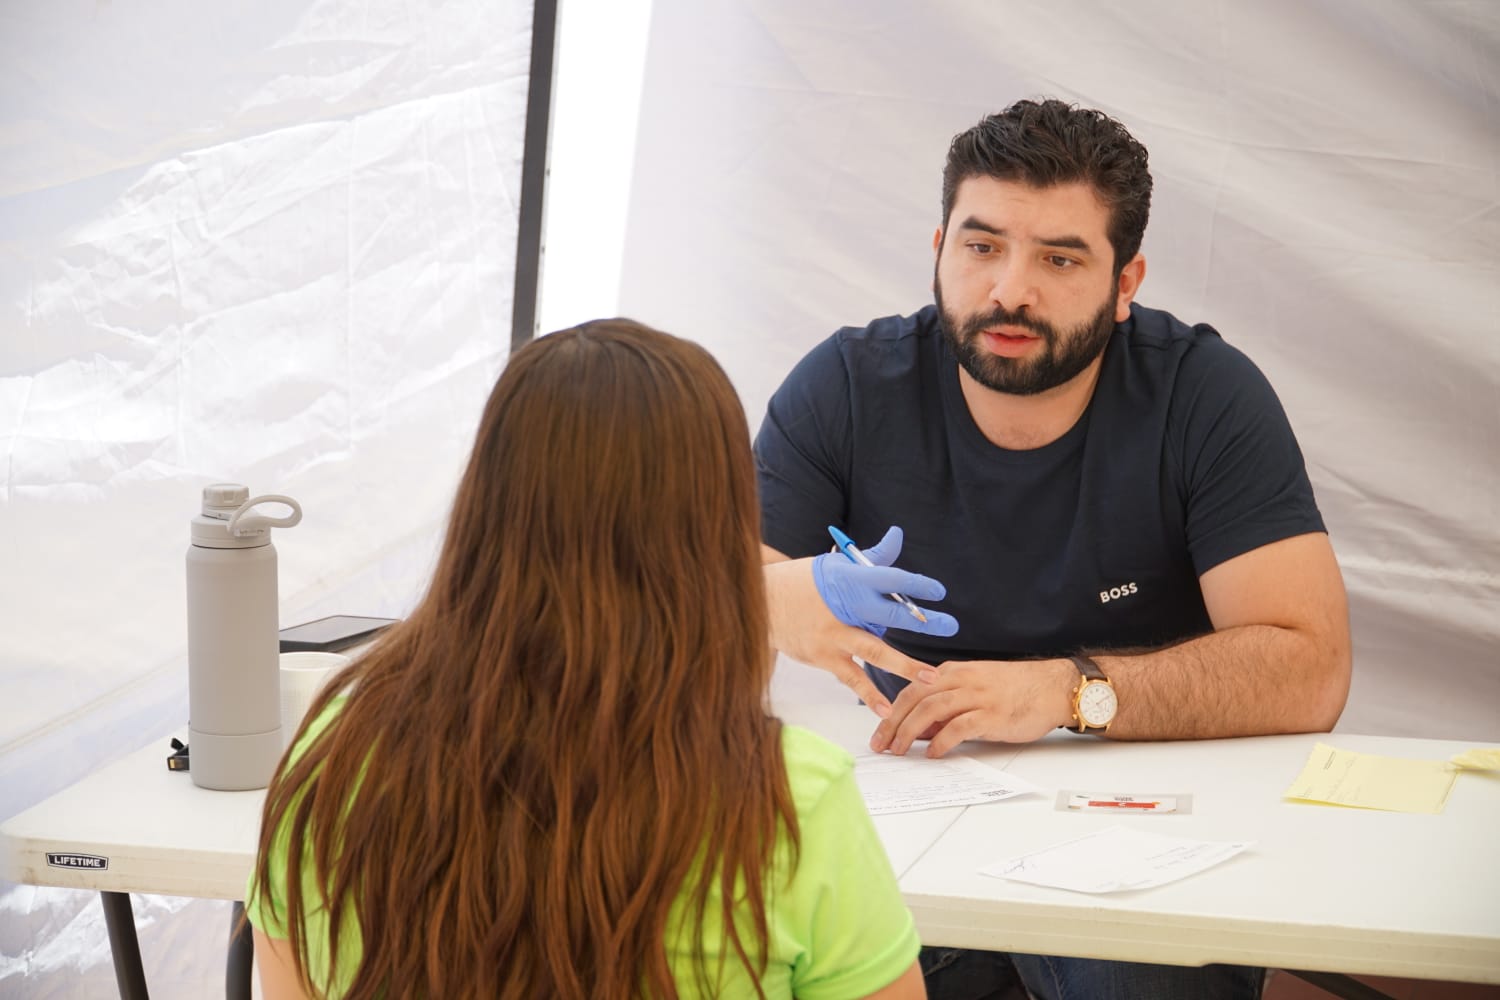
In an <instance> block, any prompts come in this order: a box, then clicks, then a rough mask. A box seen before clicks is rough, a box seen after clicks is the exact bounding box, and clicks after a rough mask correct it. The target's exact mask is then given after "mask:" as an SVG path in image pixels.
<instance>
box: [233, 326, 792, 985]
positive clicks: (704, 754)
mask: <svg viewBox="0 0 1500 1000" xmlns="http://www.w3.org/2000/svg"><path fill="white" fill-rule="evenodd" d="M749 441H750V436H749V431H748V428H747V426H746V423H745V417H744V411H743V410H742V408H741V406H740V403H739V400H738V398H737V397H736V396H735V393H734V389H733V388H732V387H731V385H730V383H729V380H728V379H727V378H726V377H725V375H724V372H723V370H722V369H720V367H719V366H718V365H717V364H716V363H715V362H714V360H713V359H712V358H711V357H710V356H709V354H708V353H707V352H706V351H704V350H703V349H702V348H701V347H698V346H697V345H695V344H692V343H690V342H688V341H685V340H680V339H677V338H675V337H671V336H668V335H667V334H664V333H660V332H657V331H655V330H651V329H649V328H647V327H644V326H642V325H640V324H638V323H634V322H631V321H628V320H601V321H597V322H593V323H585V324H583V325H582V326H578V327H575V328H573V329H570V330H565V331H563V332H560V333H555V334H551V335H549V336H546V337H542V338H540V339H539V340H536V341H534V342H532V343H530V344H527V345H526V346H525V347H523V348H521V349H520V350H518V351H517V352H516V353H515V354H514V355H513V356H512V357H511V359H510V362H509V364H508V365H507V366H506V369H505V371H504V372H503V373H502V375H501V377H500V379H499V381H498V383H497V384H496V386H495V389H494V391H493V393H492V394H491V396H490V398H489V402H488V404H487V405H486V407H485V410H484V416H483V420H482V422H481V424H480V427H479V432H478V437H477V440H476V442H475V445H474V451H473V455H472V456H471V458H470V460H469V464H468V468H467V471H466V472H465V473H464V476H463V479H462V482H461V484H460V486H459V489H458V494H457V497H456V499H455V501H454V505H453V511H452V516H451V518H450V521H449V525H448V530H447V536H446V539H445V541H444V544H443V547H442V551H441V555H440V556H439V559H438V564H437V567H436V570H435V574H434V578H433V580H432V583H431V585H430V587H429V589H428V592H427V593H426V595H425V596H424V597H423V599H422V601H421V603H420V604H419V606H418V607H417V608H416V610H415V611H414V612H413V613H412V614H411V615H410V617H408V618H407V619H406V620H405V621H404V622H402V623H401V624H399V625H397V626H395V627H393V628H392V629H391V630H390V631H389V632H388V633H387V636H386V637H385V638H384V639H382V640H381V641H380V643H379V644H378V645H376V646H375V647H374V648H373V649H371V651H370V652H369V653H368V654H366V655H365V656H363V657H362V658H361V659H359V660H358V661H356V662H355V663H354V664H352V665H351V666H350V667H349V668H348V669H347V670H346V671H345V673H344V674H343V675H342V676H341V677H340V678H338V679H337V680H336V682H335V683H334V684H331V685H329V687H328V689H327V690H326V691H325V692H324V694H323V695H322V696H321V697H320V698H319V699H318V701H317V702H316V703H315V704H314V705H313V707H312V710H311V711H310V712H309V713H308V718H313V717H314V716H316V715H317V713H318V712H320V711H321V710H322V709H323V708H324V707H325V706H326V705H327V704H328V702H329V701H330V700H331V699H332V698H333V697H334V696H335V694H336V693H337V689H338V688H340V687H344V686H347V685H348V684H350V683H353V684H354V687H353V689H352V691H351V692H349V694H348V698H347V702H346V704H345V705H344V707H343V709H342V711H341V712H340V714H339V715H338V717H337V718H336V720H335V721H334V723H333V724H332V725H330V726H329V727H328V728H327V729H325V730H324V731H323V732H322V733H321V734H320V735H319V736H318V737H317V738H316V739H314V740H313V741H311V742H310V745H309V746H308V747H307V748H306V751H305V752H304V753H303V754H302V755H301V756H300V757H298V758H297V759H296V760H295V761H294V762H292V763H290V764H288V763H287V761H283V766H282V768H281V770H280V771H279V773H278V775H277V777H276V779H275V780H274V781H273V782H272V784H271V788H270V791H269V793H268V795H267V798H266V807H265V813H264V816H263V818H262V828H261V841H260V857H261V859H262V860H261V862H260V863H259V865H258V869H257V875H256V877H257V878H258V879H259V887H260V891H261V893H262V894H264V895H266V896H267V897H268V898H269V893H270V872H269V871H268V870H267V868H266V865H265V862H264V859H265V858H266V856H267V854H268V852H269V850H270V848H271V845H272V838H273V836H275V834H276V831H277V828H278V827H279V826H282V825H283V824H284V825H285V827H286V830H285V831H284V835H286V834H289V841H288V848H287V851H288V860H289V871H288V872H287V883H288V888H287V899H286V904H287V908H288V911H289V912H288V914H287V915H286V917H285V919H286V925H287V927H288V930H289V935H288V936H289V938H290V940H291V942H292V944H293V951H294V953H295V955H296V956H297V957H296V962H297V966H298V968H299V970H300V971H301V973H302V977H303V980H304V985H307V986H310V987H314V988H317V989H324V988H326V985H327V984H323V983H310V982H309V977H308V971H307V970H308V967H309V957H308V956H309V944H310V942H309V940H308V937H307V930H308V929H307V924H306V921H305V919H304V917H303V913H304V911H305V910H307V909H310V908H312V907H316V906H326V907H327V908H328V910H329V911H330V928H331V934H332V940H331V941H330V942H329V946H330V947H331V948H332V949H334V951H335V953H334V956H333V959H332V961H331V962H330V970H333V969H336V968H337V949H338V948H340V947H344V948H347V947H349V944H348V940H349V937H350V936H351V935H352V937H353V940H355V941H357V942H358V943H359V944H360V945H362V948H363V959H362V961H361V963H360V966H359V970H358V973H357V974H356V976H355V978H354V980H353V982H352V985H351V986H350V988H349V990H348V992H347V994H346V995H347V996H350V997H376V996H384V997H405V996H432V997H437V996H494V997H524V998H527V1000H530V998H534V997H544V996H545V997H580V998H581V997H588V998H611V997H634V996H640V995H649V996H666V997H673V996H675V995H676V989H675V987H674V983H673V974H672V969H671V967H670V966H669V963H668V950H667V943H666V942H665V940H664V938H665V935H666V933H667V917H668V912H669V910H670V908H671V906H672V904H673V901H674V899H676V898H677V896H678V895H679V893H685V894H686V899H687V901H688V907H689V909H688V911H687V912H688V913H689V914H690V915H691V916H690V917H689V919H693V920H694V923H693V926H694V927H699V926H701V918H702V917H703V915H704V913H705V912H706V908H707V905H708V904H707V901H708V898H709V894H710V892H711V889H712V887H713V885H714V883H715V881H717V883H718V886H719V889H720V891H721V893H722V912H721V916H722V919H723V924H724V926H725V928H726V929H727V933H728V935H729V940H728V942H727V947H726V948H725V951H726V952H729V953H730V954H732V955H734V956H736V957H737V958H738V960H739V961H741V962H744V963H745V965H746V966H747V968H749V969H750V970H751V971H752V974H755V973H760V972H763V971H764V969H765V961H766V960H765V956H766V955H767V952H768V935H769V932H768V926H767V918H766V898H767V892H768V891H774V889H775V888H776V887H775V886H767V885H764V884H763V883H764V880H765V879H766V878H767V877H768V875H769V874H770V872H771V870H772V860H771V859H772V849H773V846H774V844H775V841H776V839H777V836H778V831H779V830H780V831H785V833H786V834H788V835H789V836H790V837H791V841H792V843H793V844H794V845H795V843H796V839H797V827H796V818H795V813H794V811H793V806H792V802H791V793H790V789H789V786H788V784H787V776H786V771H785V767H784V764H783V761H782V757H781V751H780V729H779V724H778V723H777V722H776V721H775V719H774V718H771V717H770V716H769V714H768V711H767V708H766V702H765V697H766V687H767V683H768V681H769V678H770V668H771V650H770V647H769V641H768V637H767V620H766V614H767V612H766V603H765V592H764V585H763V579H762V575H761V566H760V554H759V515H758V510H757V503H756V495H755V482H754V469H753V465H752V459H751V454H750V444H749ZM289 759H290V758H289ZM309 866H310V870H311V871H312V872H313V873H314V874H315V876H316V878H315V882H314V885H316V887H317V894H316V896H314V897H313V898H308V895H309V894H308V893H304V892H303V888H302V873H303V872H304V870H307V869H309ZM351 918H352V920H353V921H355V922H357V923H351ZM742 929H743V930H744V931H745V933H744V934H743V935H742V933H741V930H742ZM745 938H748V939H745ZM696 943H697V944H698V946H699V948H698V950H699V954H700V955H701V954H702V945H703V942H702V940H701V931H700V932H699V938H698V939H697V942H696ZM698 975H699V977H700V983H703V982H711V980H712V970H707V969H705V968H704V967H702V966H700V967H699V969H698Z"/></svg>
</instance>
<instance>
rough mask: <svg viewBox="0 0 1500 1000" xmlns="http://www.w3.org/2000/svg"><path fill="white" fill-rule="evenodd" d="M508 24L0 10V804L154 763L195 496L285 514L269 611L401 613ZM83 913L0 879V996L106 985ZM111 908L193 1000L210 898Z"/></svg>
mask: <svg viewBox="0 0 1500 1000" xmlns="http://www.w3.org/2000/svg"><path fill="white" fill-rule="evenodd" d="M530 27H531V4H530V3H527V2H520V0H512V2H509V3H493V2H480V0H459V2H453V3H447V4H443V5H434V6H432V7H431V8H430V9H429V8H428V7H427V6H426V5H423V6H420V7H413V6H411V5H403V4H392V3H374V4H368V3H351V2H347V0H271V2H267V3H260V4H255V5H251V6H245V7H243V8H239V7H234V6H232V5H231V6H224V5H206V6H205V5H202V4H194V3H188V2H184V0H171V2H166V3H158V4H148V5H132V4H124V5H121V4H96V3H93V2H81V0H63V2H59V3H53V4H11V5H7V7H6V8H5V10H4V11H3V12H0V456H3V465H0V564H3V565H4V567H5V572H4V573H3V574H0V634H3V635H4V637H5V638H4V641H3V644H0V685H3V691H4V694H3V697H0V816H10V815H11V814H13V813H15V812H17V811H19V810H20V809H22V808H24V807H25V806H27V805H29V804H31V803H32V802H34V801H37V800H38V799H40V798H42V797H44V796H45V795H46V794H49V793H50V792H52V791H55V790H56V789H57V788H59V787H61V786H63V785H65V784H67V783H69V782H71V781H73V780H76V779H77V778H78V777H80V776H82V774H84V773H86V772H87V771H88V770H89V769H91V768H92V767H94V766H96V765H97V764H98V763H100V762H101V761H105V760H108V759H110V758H111V757H114V756H117V755H119V754H120V753H123V752H125V751H127V750H131V749H134V748H137V747H140V746H141V745H143V744H145V743H146V742H147V741H148V740H150V739H152V738H156V737H160V738H161V740H162V744H163V758H165V755H166V753H167V748H166V736H167V734H169V733H170V732H172V731H173V730H174V729H176V728H178V727H180V726H182V725H183V723H184V720H185V719H186V714H187V699H186V685H187V671H186V666H185V654H186V624H185V622H186V613H185V606H184V603H185V594H184V583H183V579H184V565H183V557H184V554H185V552H186V549H187V544H188V534H187V526H188V520H189V518H190V517H191V516H192V515H193V514H194V513H195V512H196V509H197V506H198V497H199V493H200V491H201V489H202V487H203V486H204V485H206V484H207V483H210V482H215V481H222V480H230V481H237V482H242V483H244V484H245V485H247V486H249V487H250V488H251V490H252V492H253V493H273V492H274V493H286V494H289V495H291V496H293V497H295V498H297V500H298V501H299V502H300V503H301V504H302V506H303V508H304V510H305V517H304V520H303V522H302V524H301V525H300V526H298V527H297V528H294V529H291V530H287V531H281V532H278V533H277V534H276V538H275V541H276V545H277V548H278V551H279V554H280V586H281V600H282V622H283V624H284V625H290V624H294V623H296V622H299V621H304V620H307V619H310V618H314V617H319V616H321V615H323V614H330V613H352V614H371V615H391V616H399V615H402V614H404V613H405V612H406V611H407V610H408V609H409V608H410V606H411V605H412V603H413V602H414V601H415V599H416V598H417V596H418V595H419V588H420V587H421V586H422V584H423V583H424V582H425V577H426V573H427V569H428V566H429V561H430V558H431V555H432V552H433V547H434V544H435V541H436V538H437V532H438V531H439V530H440V528H441V526H442V523H443V519H444V518H445V516H446V513H447V506H448V503H449V501H450V500H451V496H452V489H453V486H454V484H455V482H456V479H457V475H458V472H459V469H460V463H461V462H462V461H463V459H464V458H465V457H466V455H467V452H468V449H469V445H470V443H471V441H472V439H473V432H474V427H475V425H476V422H477V418H478V413H479V408H480V406H481V405H482V403H483V401H484V398H485V396H486V395H487V394H488V391H489V388H490V386H491V385H492V384H493V382H494V378H495V376H496V374H497V373H498V371H499V369H500V368H501V366H502V365H503V364H504V362H505V359H506V357H507V355H508V353H509V345H510V336H511V331H510V322H511V300H512V280H513V272H514V266H515V252H516V251H515V248H516V225H517V199H518V197H519V191H520V173H521V154H522V133H523V128H524V124H525V111H526V97H527V85H528V76H529V58H530ZM164 766H165V765H164ZM185 907H186V909H185V910H184V908H185ZM99 910H100V908H99V904H98V902H97V897H96V896H94V895H93V894H90V893H59V892H50V891H48V890H36V889H31V888H28V887H9V888H8V889H7V890H6V891H5V893H4V895H3V896H0V913H3V916H0V926H3V927H4V928H5V930H4V932H3V934H0V949H3V950H0V993H4V994H5V995H7V996H14V995H26V996H36V997H42V996H46V997H74V996H77V997H83V996H98V995H107V994H108V993H109V992H110V990H111V989H112V988H113V986H112V984H113V973H112V972H111V971H110V968H109V965H108V958H107V947H106V945H105V938H104V935H103V930H102V926H101V915H100V912H99ZM137 911H138V915H139V918H140V919H139V922H140V924H141V925H142V928H143V930H142V935H141V937H142V946H143V949H144V950H145V953H146V958H147V971H148V978H149V979H150V981H151V982H152V985H153V993H154V995H158V996H168V997H170V996H174V995H175V996H184V997H187V996H202V995H206V994H207V993H209V992H210V991H211V990H213V989H215V988H218V989H222V986H221V984H222V979H223V971H222V970H223V965H222V961H223V947H224V943H225V941H226V939H227V938H226V936H227V931H228V927H229V917H228V907H227V904H210V903H201V902H199V903H191V904H189V903H188V902H187V901H186V900H165V899H150V898H147V899H144V900H138V902H137ZM174 915H175V916H174ZM205 918H207V919H205ZM147 926H151V929H150V930H146V929H145V928H146V927H147Z"/></svg>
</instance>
